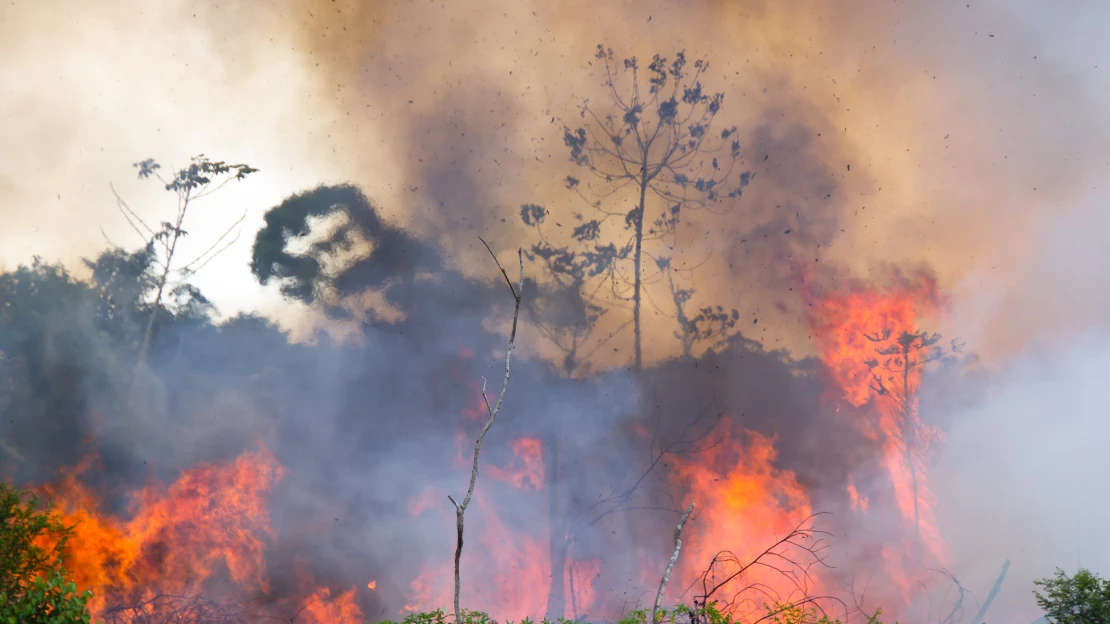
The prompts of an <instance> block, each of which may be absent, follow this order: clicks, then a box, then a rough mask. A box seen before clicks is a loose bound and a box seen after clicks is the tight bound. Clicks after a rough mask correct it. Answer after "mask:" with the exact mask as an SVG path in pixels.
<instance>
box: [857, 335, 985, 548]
mask: <svg viewBox="0 0 1110 624" xmlns="http://www.w3.org/2000/svg"><path fill="white" fill-rule="evenodd" d="M864 337H865V338H866V339H867V340H869V341H871V342H873V343H875V344H876V345H878V346H877V347H876V350H875V352H876V353H877V354H878V355H879V356H880V358H881V359H880V358H872V359H870V360H867V361H866V362H864V364H866V365H867V367H868V369H870V371H871V377H872V385H871V389H872V390H873V391H874V392H875V393H876V394H877V395H878V396H879V397H881V398H884V399H886V400H887V401H889V404H890V409H891V410H892V412H893V414H894V415H895V417H896V419H897V424H898V433H899V436H900V437H901V443H902V452H903V461H904V462H905V464H906V469H907V470H908V471H909V473H910V487H911V488H912V496H913V523H914V533H915V535H917V537H918V538H920V536H921V512H920V493H919V487H918V479H919V477H918V462H919V459H920V457H919V456H920V454H921V452H922V451H923V450H924V446H925V444H926V443H927V441H928V438H927V436H923V435H922V434H923V433H924V432H926V431H927V428H926V427H925V426H924V424H923V423H922V422H921V419H920V417H919V415H918V411H917V388H918V381H919V380H920V376H921V373H922V372H923V369H924V368H925V366H927V365H928V364H930V363H932V362H936V361H939V360H942V359H944V358H946V357H948V352H946V350H945V349H944V348H943V347H941V346H937V345H938V343H939V342H940V340H941V336H940V334H936V333H933V334H930V333H928V332H923V331H903V332H902V333H901V334H899V335H898V336H897V337H893V332H892V331H891V330H890V329H883V330H881V331H878V332H875V333H873V334H864ZM892 338H893V339H892ZM962 349H963V343H961V342H960V341H958V340H955V339H953V340H952V342H951V345H950V351H951V353H959V352H960V351H961V350H962Z"/></svg>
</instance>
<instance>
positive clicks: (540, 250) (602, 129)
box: [521, 45, 752, 369]
mask: <svg viewBox="0 0 1110 624" xmlns="http://www.w3.org/2000/svg"><path fill="white" fill-rule="evenodd" d="M595 57H596V60H598V61H599V62H600V63H601V65H602V66H603V67H604V71H605V78H604V80H603V83H602V85H603V87H604V88H605V90H606V95H607V102H606V105H605V106H604V107H597V106H594V105H592V104H591V103H590V102H589V101H588V100H587V101H585V102H583V104H582V105H581V107H580V111H579V112H580V113H581V117H582V119H584V120H585V122H584V124H583V125H581V126H578V127H571V126H569V125H565V124H564V127H563V141H564V143H565V145H566V147H567V148H568V150H569V151H570V159H571V161H572V162H573V163H574V164H575V165H576V166H578V167H581V168H582V169H584V170H585V171H587V172H588V173H589V174H590V179H589V180H587V181H586V182H583V181H582V180H580V179H579V178H577V177H575V176H567V177H566V178H565V185H566V188H567V189H569V190H570V191H572V192H573V193H575V194H576V195H577V196H578V197H580V198H581V199H582V200H584V201H585V202H586V203H587V204H588V206H589V207H590V211H591V212H593V213H594V215H591V217H593V218H588V217H587V216H584V215H582V214H580V213H576V214H574V215H573V218H574V220H575V223H576V225H575V227H573V228H572V230H571V237H572V239H573V243H571V244H568V245H560V244H555V243H552V242H549V241H548V240H547V239H546V238H545V237H544V236H543V234H542V232H541V242H540V243H538V244H537V245H536V246H534V247H533V250H532V252H533V253H535V254H536V255H539V256H543V257H545V258H556V259H557V260H559V261H560V262H562V263H563V264H564V265H566V266H567V267H568V268H575V269H576V268H577V267H579V266H584V267H587V268H588V273H587V277H589V278H590V279H591V281H593V282H597V283H600V284H605V285H607V286H608V287H609V288H610V290H611V292H612V295H613V297H614V299H615V300H623V301H629V302H631V309H632V326H633V333H634V336H633V349H634V365H635V368H636V369H640V368H642V366H643V349H642V327H641V316H642V310H643V302H644V286H645V284H646V283H647V280H646V278H645V271H644V269H645V262H644V256H645V255H647V256H649V257H651V258H654V259H655V262H656V264H657V266H658V267H659V269H660V271H661V272H662V271H665V270H666V268H667V266H669V262H670V260H669V256H670V255H671V252H672V251H673V250H674V249H675V248H676V245H677V240H676V237H677V231H678V226H679V223H680V220H681V215H682V214H684V212H687V211H690V210H697V209H703V208H704V209H709V210H718V209H723V208H727V205H728V203H729V202H731V201H734V200H736V199H737V198H739V197H740V195H741V193H742V191H743V189H744V187H746V186H747V185H748V183H749V182H750V181H751V179H752V174H751V172H749V171H740V170H739V168H738V167H737V165H738V164H739V163H740V162H741V150H740V142H739V140H738V135H737V129H736V128H735V127H726V128H723V129H718V128H717V127H716V125H715V121H716V117H717V114H718V113H719V112H720V110H721V106H722V104H723V102H724V95H723V94H722V93H712V94H711V93H709V92H707V91H706V90H705V87H704V86H703V85H702V83H701V79H702V76H703V74H704V73H705V72H706V71H707V69H708V68H709V64H708V63H707V62H706V61H704V60H697V61H694V62H693V65H692V67H690V66H689V65H688V63H687V59H686V55H685V53H683V52H679V53H678V54H677V55H675V58H674V59H673V60H671V59H667V58H665V57H663V56H660V55H658V54H657V55H655V56H653V57H652V60H651V62H650V63H649V64H648V65H647V67H646V68H642V67H641V64H640V61H639V59H637V58H636V57H631V58H627V59H624V60H623V61H620V62H618V61H616V60H615V57H614V55H613V51H612V49H609V48H606V47H605V46H604V45H598V47H597V52H596V54H595ZM645 69H646V72H645V71H644V70H645ZM621 73H623V77H622V76H621V75H620V74H621ZM645 73H646V75H645ZM644 78H646V83H645V81H644ZM614 204H625V205H630V206H631V207H630V208H619V207H617V206H616V205H614ZM649 209H655V210H657V212H654V213H653V214H654V215H655V216H651V217H649V216H647V215H648V211H649ZM547 215H548V212H547V210H546V209H545V208H543V207H541V206H537V205H534V204H529V205H526V206H524V207H523V208H522V210H521V219H522V220H523V221H524V223H525V224H526V225H530V226H533V227H536V228H537V229H539V227H540V226H541V224H542V223H543V222H544V221H545V219H546V217H547ZM614 221H615V222H617V224H618V226H619V227H621V228H623V230H624V231H625V232H626V233H627V234H626V235H620V234H611V235H607V233H606V232H605V231H603V228H604V227H605V226H607V225H608V224H609V223H612V222H614ZM614 239H619V240H620V242H619V243H614V242H612V240H614ZM607 240H608V241H609V242H605V241H607ZM653 244H654V245H655V246H656V247H657V248H656V249H654V251H652V250H648V249H646V248H645V247H646V246H650V245H653ZM571 245H575V246H576V247H577V249H572V248H571ZM653 279H655V278H653Z"/></svg>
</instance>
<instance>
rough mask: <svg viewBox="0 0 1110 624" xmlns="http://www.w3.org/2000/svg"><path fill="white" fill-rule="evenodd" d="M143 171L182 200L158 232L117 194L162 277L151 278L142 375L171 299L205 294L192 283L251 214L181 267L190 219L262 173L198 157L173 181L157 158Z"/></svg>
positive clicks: (139, 360) (146, 162) (121, 208)
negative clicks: (202, 204)
mask: <svg viewBox="0 0 1110 624" xmlns="http://www.w3.org/2000/svg"><path fill="white" fill-rule="evenodd" d="M134 167H135V168H136V169H138V170H139V179H140V180H145V179H147V178H154V179H156V180H158V181H159V182H161V183H162V184H163V185H164V186H165V188H166V190H167V191H169V192H171V193H173V194H174V195H175V196H176V197H177V209H176V211H175V212H174V214H173V215H172V216H171V220H170V221H163V222H161V223H160V224H159V226H158V227H157V228H152V227H151V226H149V225H148V224H147V223H146V221H145V220H143V218H142V217H140V216H139V215H138V214H137V213H136V212H135V211H134V210H132V208H131V207H130V206H129V205H128V204H127V202H125V201H124V200H123V198H121V197H120V195H119V193H117V192H116V190H115V188H114V187H113V188H112V193H113V194H114V195H115V198H116V206H117V208H118V209H119V211H120V213H121V214H123V216H124V218H125V219H126V220H127V223H128V224H129V225H130V226H131V228H132V229H134V230H135V232H136V233H138V234H139V236H141V237H142V238H143V239H144V240H145V241H147V246H148V248H149V249H150V251H151V252H152V255H153V258H154V262H155V265H156V273H155V275H153V276H151V278H150V287H151V289H152V290H153V291H154V299H153V301H152V302H151V314H150V318H149V319H148V320H147V323H146V329H145V330H144V331H143V339H142V343H141V344H140V345H139V353H138V357H137V362H136V372H137V371H138V370H139V369H140V368H141V367H142V366H143V364H144V363H145V362H146V357H147V353H148V352H149V350H150V341H151V339H152V337H153V335H154V326H155V323H156V322H157V320H158V314H159V310H160V308H161V306H162V304H163V300H164V299H165V298H166V296H167V295H171V296H175V297H180V298H184V299H196V298H198V297H200V293H199V291H197V290H196V289H195V288H193V287H191V286H190V285H189V284H188V283H187V280H188V278H189V277H191V276H192V275H194V274H195V273H196V272H197V271H199V270H200V269H202V268H204V266H205V265H206V264H208V263H209V262H210V261H211V260H212V259H213V258H215V257H216V256H218V255H219V254H220V253H221V252H222V251H224V250H225V249H227V248H228V247H229V246H230V245H232V244H233V243H234V242H235V241H236V240H237V239H238V236H239V234H238V226H239V224H241V223H242V222H243V219H244V218H245V217H246V213H243V215H242V216H240V217H239V218H238V219H236V220H235V221H234V222H233V223H232V224H231V225H230V226H228V228H227V229H226V230H224V231H223V233H222V234H220V236H218V237H217V238H216V239H215V240H214V241H213V242H212V244H211V245H209V246H208V247H207V248H206V249H205V250H204V251H203V252H202V253H201V254H199V255H198V256H196V257H195V258H193V259H191V260H189V261H188V262H185V263H177V262H176V261H177V257H176V256H177V252H178V243H179V242H180V241H181V239H182V238H183V237H185V236H187V235H188V231H187V230H186V229H185V220H186V218H187V217H188V215H189V212H190V209H191V208H193V206H194V204H195V203H196V202H197V201H199V200H201V199H203V198H205V197H208V196H209V195H211V194H213V193H215V192H216V191H218V190H220V189H221V188H223V187H224V186H225V185H226V184H227V183H228V182H230V181H232V180H243V179H245V178H246V177H247V176H249V175H250V174H252V173H255V172H257V171H258V170H257V169H254V168H253V167H250V166H248V165H244V164H228V163H226V162H224V161H222V160H216V161H214V160H209V159H208V158H206V157H205V156H204V155H203V154H201V155H199V156H195V157H193V158H192V159H191V160H190V161H189V164H188V165H187V166H186V167H183V168H181V169H179V170H177V171H175V172H174V174H173V176H172V177H171V178H168V179H167V178H165V177H163V176H162V175H161V174H160V173H159V170H160V169H161V168H162V166H161V165H160V164H158V163H157V162H155V161H154V160H153V159H150V158H148V159H146V160H144V161H142V162H138V163H135V164H134Z"/></svg>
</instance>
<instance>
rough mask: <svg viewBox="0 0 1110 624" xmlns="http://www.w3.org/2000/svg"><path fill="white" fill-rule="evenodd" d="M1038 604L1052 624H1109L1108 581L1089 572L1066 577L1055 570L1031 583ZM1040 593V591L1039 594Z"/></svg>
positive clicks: (1109, 597) (1109, 589) (1109, 595)
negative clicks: (1048, 576) (1106, 623)
mask: <svg viewBox="0 0 1110 624" xmlns="http://www.w3.org/2000/svg"><path fill="white" fill-rule="evenodd" d="M1033 584H1034V585H1036V586H1037V587H1039V588H1041V589H1040V590H1036V589H1035V590H1033V595H1034V596H1036V597H1037V604H1038V605H1039V606H1040V607H1041V608H1042V609H1044V610H1045V617H1046V619H1048V621H1049V622H1052V623H1053V624H1096V623H1102V622H1110V581H1106V580H1103V579H1102V578H1100V577H1099V576H1098V575H1097V574H1094V573H1092V572H1091V571H1090V570H1080V571H1078V572H1076V573H1075V576H1068V575H1067V574H1064V571H1063V570H1061V569H1059V568H1057V569H1056V574H1055V575H1054V576H1053V577H1052V578H1043V579H1040V580H1038V581H1034V582H1033ZM1041 590H1043V592H1042V591H1041Z"/></svg>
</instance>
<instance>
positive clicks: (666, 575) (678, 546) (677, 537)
mask: <svg viewBox="0 0 1110 624" xmlns="http://www.w3.org/2000/svg"><path fill="white" fill-rule="evenodd" d="M692 513H694V503H690V506H689V507H687V508H686V511H685V512H684V513H683V514H682V517H681V518H679V519H678V526H677V527H675V530H674V552H673V553H671V560H670V561H669V562H668V563H667V569H666V570H664V571H663V578H662V579H660V581H659V591H658V592H656V593H655V604H654V605H653V606H652V608H651V620H650V622H651V624H655V617H656V614H657V613H658V612H659V607H660V606H662V604H663V592H665V591H666V590H667V582H668V581H670V580H671V572H672V571H673V570H674V564H675V563H678V555H679V553H681V552H682V529H683V527H685V526H686V521H687V520H689V519H690V514H692Z"/></svg>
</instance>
